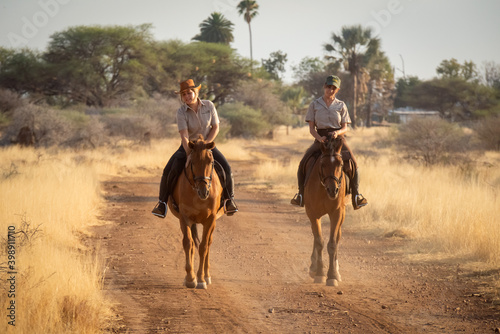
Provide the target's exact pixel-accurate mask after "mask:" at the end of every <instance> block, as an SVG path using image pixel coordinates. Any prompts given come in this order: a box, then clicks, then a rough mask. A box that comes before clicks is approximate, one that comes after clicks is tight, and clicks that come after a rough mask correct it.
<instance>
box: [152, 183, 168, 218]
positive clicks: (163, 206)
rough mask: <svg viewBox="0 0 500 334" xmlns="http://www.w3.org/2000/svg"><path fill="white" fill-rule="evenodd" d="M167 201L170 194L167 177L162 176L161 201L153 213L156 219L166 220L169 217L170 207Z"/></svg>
mask: <svg viewBox="0 0 500 334" xmlns="http://www.w3.org/2000/svg"><path fill="white" fill-rule="evenodd" d="M167 199H168V194H167V177H166V176H165V175H162V177H161V181H160V200H159V201H158V204H156V206H155V208H154V209H153V211H151V213H152V214H153V215H155V216H156V217H160V218H165V216H166V215H167V211H168V207H167V203H166V202H167Z"/></svg>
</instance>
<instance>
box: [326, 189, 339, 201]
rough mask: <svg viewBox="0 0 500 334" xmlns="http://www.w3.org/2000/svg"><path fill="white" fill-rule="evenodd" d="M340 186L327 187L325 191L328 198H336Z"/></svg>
mask: <svg viewBox="0 0 500 334" xmlns="http://www.w3.org/2000/svg"><path fill="white" fill-rule="evenodd" d="M339 192H340V187H327V188H326V193H327V195H328V197H329V198H330V199H332V200H333V199H337V197H339Z"/></svg>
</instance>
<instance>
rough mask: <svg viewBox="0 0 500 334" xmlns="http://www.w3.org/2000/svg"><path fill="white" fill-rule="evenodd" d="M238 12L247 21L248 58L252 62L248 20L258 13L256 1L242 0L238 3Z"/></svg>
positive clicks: (250, 29) (250, 28) (250, 31)
mask: <svg viewBox="0 0 500 334" xmlns="http://www.w3.org/2000/svg"><path fill="white" fill-rule="evenodd" d="M237 8H238V13H239V14H240V15H243V17H244V18H245V21H246V22H247V23H248V31H249V33H250V60H251V61H252V63H253V51H252V27H251V26H250V22H251V21H252V19H253V18H254V17H255V16H257V14H259V12H258V11H257V10H258V9H259V5H258V4H257V1H254V0H243V1H240V3H238V6H237Z"/></svg>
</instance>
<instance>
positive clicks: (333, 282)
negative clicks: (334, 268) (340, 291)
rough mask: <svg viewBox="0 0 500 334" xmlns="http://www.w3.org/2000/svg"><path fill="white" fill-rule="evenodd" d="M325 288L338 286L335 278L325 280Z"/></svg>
mask: <svg viewBox="0 0 500 334" xmlns="http://www.w3.org/2000/svg"><path fill="white" fill-rule="evenodd" d="M326 286H339V281H337V280H336V279H335V278H330V279H327V280H326Z"/></svg>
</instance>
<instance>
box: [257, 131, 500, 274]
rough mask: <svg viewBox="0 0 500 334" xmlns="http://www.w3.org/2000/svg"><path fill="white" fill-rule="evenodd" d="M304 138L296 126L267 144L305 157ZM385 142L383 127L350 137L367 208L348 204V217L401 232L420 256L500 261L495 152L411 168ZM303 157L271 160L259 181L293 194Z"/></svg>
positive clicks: (499, 179) (499, 180) (499, 177)
mask: <svg viewBox="0 0 500 334" xmlns="http://www.w3.org/2000/svg"><path fill="white" fill-rule="evenodd" d="M308 136H310V135H309V133H308V130H307V128H301V129H295V130H293V131H292V133H291V134H290V135H289V136H281V137H280V140H278V141H276V142H274V143H271V142H269V143H268V142H266V143H265V145H271V146H273V145H286V146H288V147H290V148H293V149H294V150H297V148H299V147H300V151H301V152H302V153H303V152H305V149H306V148H307V147H308V144H310V143H312V139H310V140H309V143H308V144H304V142H303V139H304V138H307V137H308ZM389 139H390V129H387V128H372V129H362V130H357V131H355V132H351V134H350V135H349V138H348V141H349V144H350V146H351V148H352V149H353V150H354V153H355V154H356V158H357V160H358V164H359V165H360V175H361V192H362V193H363V194H364V195H365V196H366V197H367V198H368V200H369V206H367V207H366V208H364V209H362V210H359V211H356V212H354V211H352V210H351V209H350V207H349V213H348V219H351V220H352V223H354V224H356V226H358V227H359V228H364V229H371V230H374V231H377V233H381V234H386V233H392V232H394V231H400V232H402V233H403V234H404V235H405V236H410V237H412V238H413V239H414V240H416V241H417V244H418V245H420V248H421V250H420V251H422V252H427V253H433V254H436V253H438V252H440V253H444V254H449V255H453V256H467V257H469V258H471V259H473V260H479V261H484V262H487V263H490V264H493V265H498V264H500V224H498V222H499V221H500V205H499V204H500V203H499V198H498V197H499V191H500V168H499V165H500V154H499V153H498V152H487V153H486V154H485V155H484V156H483V157H482V158H481V161H480V162H479V163H478V164H477V165H475V166H471V165H470V164H465V165H463V166H460V165H457V166H435V167H424V166H416V165H412V164H410V163H408V162H406V161H404V160H403V159H401V158H400V157H399V156H398V155H397V153H396V152H395V151H394V150H392V149H391V148H390V147H387V146H384V145H381V143H388V142H390V140H389ZM302 153H300V154H298V155H294V156H292V157H283V156H276V155H273V156H272V157H268V158H267V160H265V161H264V162H262V163H261V165H260V167H259V168H258V170H257V171H256V177H257V178H258V179H260V180H265V181H266V182H268V183H270V184H273V187H272V188H273V191H275V192H276V193H277V194H281V196H282V198H283V200H286V201H288V200H289V199H290V198H291V197H292V196H293V194H294V193H295V192H296V189H297V186H296V177H295V174H296V170H297V166H298V162H299V161H300V158H301V157H302ZM283 161H285V162H286V161H289V164H288V165H286V164H285V165H284V163H283ZM349 216H350V217H349ZM429 245H432V246H431V248H429Z"/></svg>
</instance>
